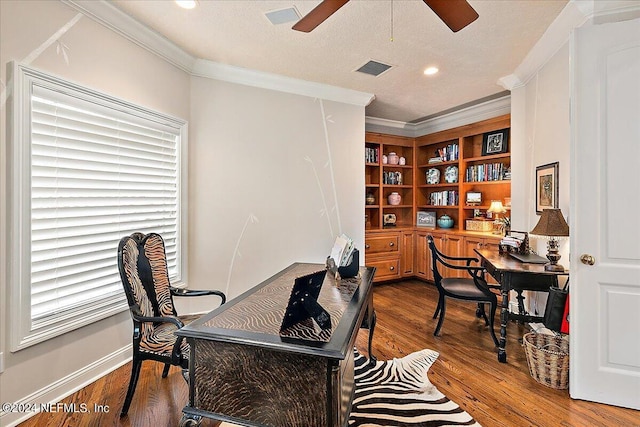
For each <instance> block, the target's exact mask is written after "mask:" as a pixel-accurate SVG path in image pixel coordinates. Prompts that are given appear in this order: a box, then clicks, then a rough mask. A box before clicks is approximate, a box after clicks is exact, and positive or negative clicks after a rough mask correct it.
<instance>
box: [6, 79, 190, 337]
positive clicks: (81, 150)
mask: <svg viewBox="0 0 640 427" xmlns="http://www.w3.org/2000/svg"><path fill="white" fill-rule="evenodd" d="M28 80H29V84H28V85H29V91H28V93H29V100H28V103H25V107H26V109H27V110H28V111H27V113H28V114H26V115H25V119H26V120H28V125H29V126H28V129H29V131H28V132H25V133H26V134H27V135H26V136H27V137H28V138H27V141H24V142H25V143H28V144H29V148H30V152H29V154H28V157H29V159H28V160H29V161H28V162H24V163H23V164H25V165H26V164H28V165H29V166H28V169H29V171H28V176H29V183H30V185H29V186H28V187H26V186H25V188H29V190H30V191H29V192H30V194H29V195H23V197H25V196H26V197H28V205H29V209H28V211H29V224H28V225H29V230H28V234H29V250H28V251H23V253H26V254H28V256H29V260H28V262H24V267H23V268H25V267H27V266H28V274H25V276H26V278H28V281H29V283H28V296H29V298H28V300H29V307H28V309H29V316H28V317H29V321H30V327H29V333H30V334H32V335H36V336H40V339H36V340H35V341H36V342H37V341H41V340H42V338H44V339H46V338H48V337H50V336H55V335H58V334H59V333H63V332H65V331H67V330H70V329H74V328H77V327H79V326H82V325H84V324H87V323H88V322H92V321H95V320H98V319H101V318H104V317H106V316H109V315H112V314H114V313H115V312H118V311H121V310H123V309H124V308H126V304H125V301H126V299H125V296H124V292H123V288H122V284H121V281H120V275H119V272H118V267H117V247H118V242H119V240H120V238H122V237H123V236H125V235H128V234H131V233H132V232H134V231H141V232H144V233H148V232H156V233H159V234H160V235H162V237H163V239H164V240H165V245H166V252H167V262H168V267H169V274H170V277H171V278H172V281H173V282H175V281H177V280H179V279H180V271H181V263H180V259H181V257H180V243H181V235H180V230H181V227H180V211H181V203H180V200H181V199H180V181H181V180H180V173H181V168H180V164H181V163H180V146H181V139H182V135H183V134H182V132H183V127H184V126H180V123H175V122H173V121H172V120H162V116H161V115H159V114H157V113H152V112H148V111H147V110H144V109H142V108H140V107H136V106H131V105H128V104H125V103H123V102H121V101H117V100H113V99H110V98H108V97H106V96H105V95H102V94H98V93H93V92H91V91H89V90H87V89H84V88H77V87H73V86H71V85H70V84H63V85H61V86H60V87H56V86H55V85H53V84H51V82H50V81H47V82H41V81H39V80H38V79H28ZM49 80H51V78H50V79H49ZM183 125H184V124H183ZM27 335H28V334H27ZM32 338H34V337H32ZM28 341H29V339H27V340H26V342H28ZM21 343H22V344H19V345H18V346H21V345H23V344H24V343H25V339H24V337H22V339H21Z"/></svg>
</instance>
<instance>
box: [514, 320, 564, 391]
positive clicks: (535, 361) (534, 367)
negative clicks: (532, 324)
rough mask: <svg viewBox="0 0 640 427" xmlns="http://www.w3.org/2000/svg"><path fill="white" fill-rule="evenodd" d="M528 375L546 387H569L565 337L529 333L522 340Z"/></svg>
mask: <svg viewBox="0 0 640 427" xmlns="http://www.w3.org/2000/svg"><path fill="white" fill-rule="evenodd" d="M522 345H523V346H524V351H525V354H526V355H527V365H529V373H530V374H531V376H532V377H533V379H534V380H536V381H538V382H539V383H540V384H543V385H546V386H547V387H551V388H555V389H566V388H568V387H569V340H568V337H567V336H555V335H546V334H536V333H533V332H529V333H528V334H526V335H525V336H524V337H523V339H522Z"/></svg>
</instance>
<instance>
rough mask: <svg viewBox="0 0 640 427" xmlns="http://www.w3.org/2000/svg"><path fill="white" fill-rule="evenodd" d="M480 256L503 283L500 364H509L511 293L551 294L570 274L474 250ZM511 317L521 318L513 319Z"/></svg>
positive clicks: (494, 276) (496, 253) (497, 254)
mask: <svg viewBox="0 0 640 427" xmlns="http://www.w3.org/2000/svg"><path fill="white" fill-rule="evenodd" d="M475 251H476V253H477V254H478V255H479V256H480V262H481V264H482V266H483V267H484V268H486V269H487V272H488V273H489V274H490V275H491V276H493V278H494V279H496V280H497V281H498V283H500V293H501V294H502V308H501V311H500V340H499V343H500V345H499V346H498V361H499V362H503V363H506V362H507V350H506V349H505V347H506V345H507V322H508V321H509V317H510V315H509V291H510V290H514V291H518V292H521V291H538V292H548V291H549V288H550V287H551V286H558V276H563V275H568V274H569V272H568V271H566V272H557V271H556V272H554V271H546V270H545V269H544V265H543V264H528V263H524V262H520V261H518V260H517V259H515V258H512V257H511V256H510V255H509V254H507V253H502V254H501V253H499V252H498V251H496V250H491V249H475ZM511 316H512V317H520V316H517V315H516V316H514V315H511ZM520 318H521V319H523V320H525V321H541V320H542V318H541V317H536V316H525V317H524V318H522V317H520Z"/></svg>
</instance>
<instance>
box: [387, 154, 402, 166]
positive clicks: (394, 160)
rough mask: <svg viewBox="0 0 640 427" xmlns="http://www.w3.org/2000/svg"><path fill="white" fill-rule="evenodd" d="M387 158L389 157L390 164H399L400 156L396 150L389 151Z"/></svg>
mask: <svg viewBox="0 0 640 427" xmlns="http://www.w3.org/2000/svg"><path fill="white" fill-rule="evenodd" d="M387 159H388V161H389V164H390V165H397V164H398V162H399V161H400V158H399V157H398V155H397V154H396V153H394V152H391V153H389V156H388V158H387Z"/></svg>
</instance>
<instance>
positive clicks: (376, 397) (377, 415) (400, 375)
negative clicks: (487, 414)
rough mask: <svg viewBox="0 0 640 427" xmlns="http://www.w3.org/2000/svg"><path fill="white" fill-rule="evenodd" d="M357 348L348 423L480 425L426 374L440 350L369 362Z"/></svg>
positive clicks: (366, 426) (363, 426) (373, 425)
mask: <svg viewBox="0 0 640 427" xmlns="http://www.w3.org/2000/svg"><path fill="white" fill-rule="evenodd" d="M354 351H355V364H356V367H355V380H356V392H355V398H354V400H353V409H352V410H351V416H350V417H349V426H353V427H359V426H361V427H378V426H407V427H409V426H410V427H436V426H480V424H478V423H477V422H476V421H475V420H474V419H473V418H472V417H471V415H469V414H468V413H467V412H465V411H463V410H462V409H461V408H460V407H459V406H458V405H457V404H456V403H455V402H452V401H451V400H449V399H448V398H447V397H446V396H445V395H444V394H442V393H440V391H438V389H437V388H435V386H434V385H433V384H431V382H430V381H429V378H427V371H428V370H429V368H430V367H431V365H432V364H433V362H435V360H436V359H437V358H438V356H439V354H438V353H437V352H435V351H433V350H421V351H417V352H415V353H411V354H409V355H407V356H405V357H403V358H401V359H393V360H387V361H384V362H380V361H379V362H377V363H376V364H375V365H369V360H368V359H367V358H365V357H364V356H362V355H361V354H359V353H358V351H357V350H355V349H354Z"/></svg>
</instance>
